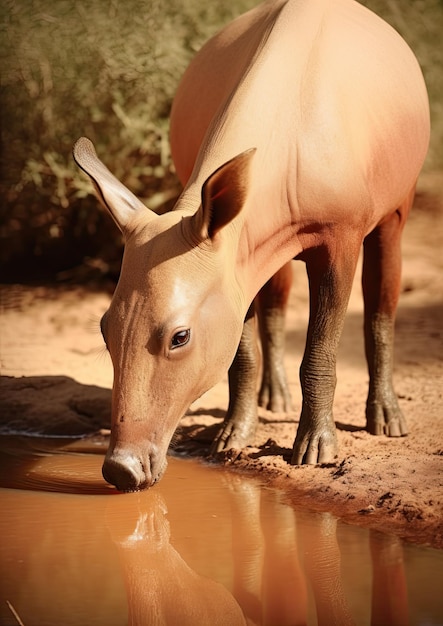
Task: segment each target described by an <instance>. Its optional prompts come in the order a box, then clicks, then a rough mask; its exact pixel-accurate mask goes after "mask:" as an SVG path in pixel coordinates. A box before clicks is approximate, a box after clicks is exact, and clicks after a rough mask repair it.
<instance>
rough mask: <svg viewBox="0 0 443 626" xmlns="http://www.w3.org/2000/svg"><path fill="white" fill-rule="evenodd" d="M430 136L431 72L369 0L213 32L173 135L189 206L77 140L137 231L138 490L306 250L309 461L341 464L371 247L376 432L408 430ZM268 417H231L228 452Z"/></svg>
mask: <svg viewBox="0 0 443 626" xmlns="http://www.w3.org/2000/svg"><path fill="white" fill-rule="evenodd" d="M428 140H429V111H428V101H427V95H426V89H425V85H424V82H423V78H422V74H421V72H420V68H419V66H418V64H417V61H416V59H415V58H414V55H413V54H412V52H411V50H410V49H409V48H408V46H407V45H406V44H405V42H404V41H403V40H402V39H401V37H400V36H399V35H398V34H397V33H396V32H395V31H394V30H393V29H392V28H391V27H390V26H388V25H387V24H386V23H385V22H383V21H382V20H381V19H379V18H378V17H377V16H376V15H374V14H373V13H371V12H370V11H369V10H367V9H366V8H364V7H362V6H361V5H360V4H358V3H357V2H354V1H353V0H309V1H308V0H284V1H283V0H273V1H267V2H265V3H263V4H261V5H259V6H258V7H256V8H255V9H253V10H252V11H250V12H249V13H246V14H245V15H243V16H241V17H239V18H238V19H237V20H235V21H234V22H232V23H231V24H229V25H228V26H227V27H226V28H225V29H224V30H223V31H222V32H221V33H220V34H218V35H216V36H215V37H214V38H213V39H211V40H210V41H209V42H208V43H207V44H206V45H205V46H204V47H203V48H202V50H201V51H200V52H199V54H198V55H197V56H196V58H195V59H194V61H193V62H192V63H191V65H190V67H189V69H188V70H187V72H186V74H185V76H184V78H183V80H182V82H181V84H180V86H179V88H178V92H177V96H176V99H175V103H174V108H173V114H172V121H171V144H172V150H173V154H174V159H175V163H176V165H177V171H178V173H179V175H180V177H181V179H182V180H183V181H184V182H186V186H185V189H184V191H183V193H182V195H181V197H180V198H179V200H178V202H177V205H176V207H175V209H174V210H173V211H172V212H170V213H167V214H165V215H162V216H157V215H155V214H154V213H153V212H151V211H149V210H148V209H146V208H145V206H144V205H142V204H141V203H140V202H139V201H138V200H137V199H136V198H135V196H134V195H133V194H132V193H131V192H130V191H129V190H128V189H126V188H125V187H124V186H123V185H122V184H121V183H119V182H118V181H117V180H116V179H115V178H114V176H113V175H112V174H111V173H110V172H109V171H108V170H107V169H106V167H105V166H104V165H103V164H102V163H101V161H100V160H99V159H98V157H97V156H96V154H95V151H94V149H93V146H92V144H91V143H90V142H89V141H88V140H87V139H80V140H79V141H78V142H77V144H76V146H75V148H74V155H75V159H76V161H77V163H78V164H79V165H80V167H81V168H82V169H83V170H85V171H86V172H87V173H88V174H89V176H90V177H91V178H92V179H93V181H94V183H95V185H96V187H97V189H98V193H99V196H100V198H101V200H102V201H103V203H104V204H105V206H106V207H107V208H108V209H109V211H110V212H111V214H112V216H113V217H114V219H115V221H116V223H117V224H118V226H119V227H120V229H121V230H122V232H123V234H124V237H125V252H124V258H123V265H122V270H121V276H120V280H119V283H118V285H117V288H116V291H115V294H114V297H113V299H112V302H111V305H110V308H109V310H108V312H107V313H106V314H105V316H104V317H103V320H102V331H103V335H104V338H105V341H106V344H107V347H108V349H109V352H110V354H111V357H112V362H113V365H114V387H113V406H112V434H111V442H110V447H109V450H108V454H107V457H106V460H105V463H104V467H103V472H104V476H105V478H106V479H107V480H108V481H110V482H111V483H113V484H114V485H116V486H117V488H119V489H122V490H136V489H142V488H145V487H149V486H150V485H152V484H153V483H155V482H156V481H157V480H158V479H159V478H160V477H161V475H162V473H163V472H164V470H165V467H166V452H167V449H168V446H169V443H170V440H171V437H172V435H173V433H174V430H175V428H176V427H177V424H178V422H179V420H180V417H181V416H182V415H183V413H184V412H185V411H186V409H187V407H188V406H189V404H190V403H191V402H192V401H194V400H195V399H196V398H197V397H199V396H200V395H201V394H202V393H203V392H205V391H206V390H207V389H209V388H210V387H211V386H213V385H214V384H215V383H216V382H217V381H218V380H219V379H220V378H221V377H222V376H223V375H224V374H225V372H226V371H227V369H228V368H229V367H230V366H231V364H232V363H233V360H234V356H235V354H236V350H237V347H238V346H239V342H240V339H241V337H242V331H243V322H244V320H245V317H246V316H247V312H248V310H249V307H250V305H251V302H252V301H253V300H254V298H255V296H256V294H257V293H258V292H259V291H260V289H261V288H262V287H263V285H265V283H267V282H268V281H269V280H270V279H271V278H272V277H273V276H274V275H276V274H277V275H278V272H279V270H280V269H281V268H283V267H284V266H285V265H286V264H287V263H288V262H289V261H290V260H291V259H293V258H296V259H300V260H302V261H304V262H305V263H306V267H307V273H308V277H309V288H310V319H309V326H308V332H307V341H306V349H305V353H304V356H303V360H302V364H301V369H300V378H301V385H302V391H303V405H302V410H301V417H300V424H299V427H298V431H297V436H296V439H295V442H294V451H293V457H292V462H293V463H311V464H312V463H318V462H320V463H322V462H329V461H331V460H332V459H333V458H334V457H335V455H336V453H337V441H336V434H335V425H334V420H333V415H332V404H333V396H334V389H335V360H336V350H337V345H338V341H339V337H340V333H341V330H342V325H343V319H344V315H345V311H346V308H347V303H348V298H349V294H350V290H351V284H352V279H353V276H354V272H355V267H356V263H357V258H358V255H359V251H360V249H361V247H362V245H363V247H364V263H363V294H364V300H365V342H366V343H365V345H366V356H367V361H368V368H369V375H370V383H369V393H368V401H367V410H366V416H367V427H368V429H369V430H370V432H373V433H374V434H383V433H386V434H387V435H390V436H399V435H403V434H406V425H405V421H404V418H403V416H402V414H401V412H400V409H399V407H398V403H397V398H396V395H395V393H394V391H393V388H392V342H393V325H394V317H395V311H396V306H397V300H398V295H399V289H400V265H401V261H400V238H401V232H402V229H403V225H404V223H405V220H406V217H407V214H408V212H409V209H410V206H411V203H412V199H413V195H414V188H415V183H416V180H417V177H418V174H419V171H420V168H421V166H422V163H423V160H424V157H425V154H426V151H427V146H428ZM241 345H242V344H241V343H240V348H241ZM240 348H239V349H240ZM252 430H253V429H252V427H251V424H250V423H249V422H248V423H244V422H242V419H241V416H240V417H239V415H238V414H237V416H236V418H235V419H232V418H229V419H228V420H225V422H224V424H223V426H222V433H221V436H220V437H219V444H218V445H217V449H223V448H229V447H241V446H243V445H247V443H248V437H250V436H251V432H252Z"/></svg>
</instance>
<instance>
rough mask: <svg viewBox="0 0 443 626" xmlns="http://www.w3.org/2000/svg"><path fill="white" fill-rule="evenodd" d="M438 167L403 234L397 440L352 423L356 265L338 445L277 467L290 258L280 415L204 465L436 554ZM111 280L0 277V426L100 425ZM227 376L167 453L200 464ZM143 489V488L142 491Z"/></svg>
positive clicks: (357, 372) (75, 428)
mask: <svg viewBox="0 0 443 626" xmlns="http://www.w3.org/2000/svg"><path fill="white" fill-rule="evenodd" d="M442 188H443V174H438V175H436V174H434V175H428V176H424V177H423V178H422V179H421V181H420V186H419V194H418V196H417V201H416V207H415V209H414V211H413V213H412V214H411V217H410V220H409V222H408V224H407V227H406V231H405V236H404V245H403V249H404V265H403V288H402V294H401V301H400V306H399V311H398V317H397V331H396V358H395V386H396V390H397V393H398V397H399V399H400V405H401V407H402V409H403V411H404V413H405V415H406V417H407V421H408V425H409V435H408V437H402V438H395V439H389V438H386V437H374V436H371V435H369V434H368V433H366V432H365V430H364V424H365V419H364V407H365V400H366V392H367V379H368V377H367V372H366V365H365V360H364V347H363V334H362V298H361V289H360V269H358V271H357V275H356V279H355V285H354V289H353V293H352V297H351V301H350V306H349V310H348V315H347V320H346V325H345V329H344V333H343V337H342V341H341V344H340V350H339V356H338V372H337V374H338V385H337V391H336V398H335V405H334V411H335V413H334V415H335V420H336V424H337V429H338V439H339V445H340V452H339V456H338V458H337V460H336V462H334V463H332V464H328V465H323V466H316V467H293V466H291V465H289V464H288V462H287V460H288V458H290V451H291V448H292V444H293V440H294V437H295V432H296V428H297V422H298V412H299V409H300V401H301V396H300V389H299V383H298V368H299V365H300V359H301V355H302V353H303V348H304V340H305V333H306V324H307V316H308V291H307V281H306V276H305V268H304V265H303V264H301V263H294V270H295V271H294V287H293V290H292V293H291V298H290V305H289V312H288V321H287V342H286V348H287V349H286V353H287V356H286V366H287V370H288V374H289V379H290V381H291V392H292V397H293V402H294V408H295V410H294V412H293V413H286V414H273V413H270V412H267V411H265V410H261V409H260V425H259V429H258V432H257V436H256V440H255V441H254V442H253V445H251V446H250V447H248V448H246V449H244V450H243V451H241V452H240V453H239V454H235V455H229V454H228V455H225V458H223V459H219V460H218V462H222V463H225V464H227V465H229V466H230V467H232V469H233V471H239V472H247V473H248V474H253V475H257V476H258V477H259V478H260V480H262V481H265V482H266V483H268V484H269V485H272V486H275V487H278V488H279V489H282V490H283V491H284V492H285V494H286V496H287V499H288V501H290V502H293V503H294V504H296V505H297V506H304V507H307V508H309V509H312V510H317V511H326V510H327V511H330V512H332V513H334V514H335V515H337V516H338V517H340V518H342V519H343V520H345V521H347V522H350V523H353V524H359V525H364V526H368V527H371V528H375V529H379V530H383V531H386V532H392V533H395V534H397V535H399V536H401V537H403V538H405V539H407V540H409V541H413V542H415V543H422V544H428V545H431V546H434V547H437V548H443V408H442V395H443V202H442V195H441V189H442ZM111 291H112V286H111V285H109V286H103V284H101V285H100V288H99V289H98V288H97V287H95V288H94V286H93V285H91V284H87V285H82V286H79V285H73V284H66V283H65V284H63V283H62V284H58V285H44V286H35V285H34V286H29V285H4V286H3V287H2V298H1V344H0V351H1V374H2V378H1V381H0V384H1V389H0V392H1V393H0V428H1V432H3V433H5V432H17V431H18V432H23V431H25V432H32V433H41V434H51V435H62V434H63V435H83V434H92V433H96V432H97V431H98V430H99V429H103V428H107V427H109V415H110V410H109V407H110V388H111V386H112V366H111V362H110V358H109V356H108V355H107V354H106V352H105V351H104V350H103V348H102V340H101V336H100V332H99V319H100V317H101V315H102V314H103V313H104V311H105V310H106V309H107V306H108V303H109V300H110V294H111ZM227 398H228V390H227V380H226V379H225V380H223V381H221V382H220V383H219V384H218V385H217V386H216V387H215V388H214V389H212V390H211V391H210V392H208V393H207V394H205V395H204V396H203V397H202V398H200V400H198V401H197V402H195V403H194V404H193V405H192V406H191V407H190V410H189V412H188V414H187V415H186V416H185V417H184V418H183V420H182V422H181V426H180V428H179V430H178V433H177V435H176V436H175V440H174V441H175V443H174V446H175V449H176V451H178V452H179V453H180V454H186V455H189V456H199V457H201V458H205V455H206V454H207V452H208V448H209V444H210V441H211V439H212V437H213V435H214V432H215V430H216V429H217V427H218V424H219V423H220V421H221V420H222V418H223V415H224V411H225V409H226V406H227ZM154 488H155V487H154Z"/></svg>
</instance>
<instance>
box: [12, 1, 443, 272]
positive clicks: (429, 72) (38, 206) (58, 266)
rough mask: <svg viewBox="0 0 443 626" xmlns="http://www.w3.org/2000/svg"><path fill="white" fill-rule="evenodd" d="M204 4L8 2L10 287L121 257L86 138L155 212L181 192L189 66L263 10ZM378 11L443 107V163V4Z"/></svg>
mask: <svg viewBox="0 0 443 626" xmlns="http://www.w3.org/2000/svg"><path fill="white" fill-rule="evenodd" d="M256 3H257V2H256V0H233V1H232V3H227V2H223V3H218V2H207V3H202V2H201V1H200V0H168V2H160V0H137V1H136V0H126V1H125V2H118V1H117V0H106V1H105V0H6V1H4V2H3V3H2V5H1V7H0V18H1V48H0V55H1V65H2V85H1V108H2V157H1V158H2V163H1V165H2V183H1V189H0V192H1V201H2V208H1V212H2V214H1V216H0V219H1V233H0V234H1V240H0V262H1V263H2V266H3V269H4V272H3V276H2V279H3V280H5V279H7V278H8V277H9V278H10V279H11V278H17V277H19V278H24V277H26V276H30V275H31V274H32V271H31V269H38V270H42V271H44V272H45V273H50V274H52V275H54V274H56V273H57V272H59V271H60V270H64V269H67V268H69V267H72V266H74V265H76V264H80V263H82V262H83V261H84V259H85V257H88V256H91V257H97V256H99V257H100V258H102V259H105V260H106V261H107V262H108V261H109V262H112V261H115V260H116V259H118V258H119V256H120V249H119V247H118V245H117V243H118V236H117V234H116V230H115V228H114V226H113V224H111V221H110V219H109V218H108V216H107V215H106V214H105V213H104V212H102V211H99V210H97V202H96V200H95V198H94V197H93V196H92V195H91V186H90V183H89V182H88V181H87V180H86V178H85V177H84V176H83V175H82V174H81V173H80V172H79V170H78V168H77V167H76V166H75V164H74V162H73V159H72V156H71V150H72V145H73V143H74V142H75V140H76V139H77V138H78V137H79V136H81V135H86V136H88V137H90V138H91V139H92V140H93V141H94V143H95V144H96V147H97V151H98V153H99V154H100V155H101V157H102V158H103V159H104V160H105V161H106V163H107V165H108V167H109V168H110V169H111V170H112V171H113V172H114V173H115V175H116V176H117V177H118V178H119V179H120V180H122V181H123V182H124V183H125V184H126V185H128V186H129V187H130V188H131V189H132V190H133V191H134V193H136V194H137V195H139V196H140V197H141V198H142V199H143V200H144V201H146V202H147V203H149V204H150V206H151V207H152V208H155V209H159V210H162V208H164V207H165V206H170V204H171V202H172V200H173V198H174V197H176V195H177V194H178V191H179V186H178V183H177V180H176V178H175V176H174V172H173V168H172V166H171V159H170V153H169V140H168V116H169V110H170V105H171V101H172V98H173V95H174V92H175V89H176V86H177V83H178V81H179V78H180V76H181V75H182V73H183V71H184V69H185V67H186V66H187V64H188V62H189V60H190V59H191V57H192V56H193V55H194V54H195V52H196V51H197V50H198V48H199V47H200V46H201V44H202V43H203V42H204V41H206V40H207V39H208V38H209V37H210V36H211V35H212V34H213V33H214V32H215V31H216V30H218V29H219V28H221V26H222V25H224V24H225V23H227V22H228V21H230V20H231V19H233V18H234V17H235V16H236V15H238V14H240V13H242V12H244V11H245V10H247V9H249V8H251V7H252V6H254V5H255V4H256ZM367 4H368V5H369V6H370V7H371V8H374V9H375V11H376V12H378V13H379V14H381V15H383V16H384V17H385V19H387V20H388V21H390V22H391V23H393V24H394V25H395V26H396V27H397V29H398V30H399V31H400V32H401V33H402V34H403V36H404V37H405V38H406V39H407V40H408V41H409V43H410V44H411V46H412V47H413V49H414V50H415V52H416V53H417V56H418V58H419V60H420V62H421V64H422V67H423V69H424V72H425V76H426V79H427V82H428V86H429V88H430V93H431V97H432V103H433V106H432V114H433V123H434V130H433V141H432V146H431V150H430V153H429V157H428V162H427V167H429V168H436V167H439V166H441V165H442V161H443V157H442V153H441V145H442V144H443V141H442V140H443V137H442V135H443V128H442V124H443V122H442V120H443V112H442V110H441V107H442V102H441V98H440V95H439V94H441V93H443V89H442V87H443V85H442V80H443V77H442V65H443V62H442V49H441V45H440V44H439V41H440V36H441V32H442V30H443V28H442V27H443V19H442V16H443V10H442V8H441V3H440V2H439V1H438V0H416V1H415V2H406V1H403V2H401V1H397V2H394V1H393V0H392V1H388V2H384V1H383V2H382V1H381V0H380V1H379V0H371V1H370V2H369V1H368V2H367Z"/></svg>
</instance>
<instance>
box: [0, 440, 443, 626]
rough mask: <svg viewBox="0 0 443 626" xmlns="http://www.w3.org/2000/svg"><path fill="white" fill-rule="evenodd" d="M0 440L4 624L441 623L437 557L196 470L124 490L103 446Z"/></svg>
mask: <svg viewBox="0 0 443 626" xmlns="http://www.w3.org/2000/svg"><path fill="white" fill-rule="evenodd" d="M2 441H3V453H2V454H1V456H0V486H1V487H2V489H1V490H0V498H1V508H0V533H1V538H2V540H1V544H0V566H1V570H2V573H1V575H0V623H1V624H5V625H7V624H14V625H16V624H17V621H16V619H15V618H14V616H13V614H12V613H11V611H10V609H9V608H8V605H7V602H10V603H11V605H12V606H13V607H14V608H15V610H16V611H17V613H18V615H19V616H20V618H21V619H22V621H23V623H24V624H25V626H28V625H32V624H45V625H48V626H50V625H51V624H57V626H59V625H60V624H63V625H66V626H69V625H70V624H73V625H78V624H88V625H91V626H92V625H94V624H100V625H105V624H106V626H112V625H113V624H120V625H121V624H127V623H129V624H133V625H137V626H142V625H143V626H144V625H149V626H150V625H155V624H171V625H174V626H175V625H176V624H180V625H182V624H193V625H197V626H200V625H206V624H208V625H209V624H210V625H213V624H223V625H225V626H230V625H231V624H232V625H235V624H257V625H259V624H263V625H269V626H289V625H291V626H292V625H294V626H295V625H297V624H325V625H328V626H329V625H332V624H340V625H346V624H358V625H360V624H362V625H364V624H368V625H369V624H374V625H378V624H382V625H389V624H394V625H396V624H398V625H403V624H415V623H417V624H418V623H427V624H438V623H442V618H443V609H442V607H441V606H440V605H439V603H440V600H439V597H440V592H439V589H438V584H439V583H438V581H439V580H441V575H442V573H443V558H442V553H441V552H438V551H435V550H423V549H422V550H420V549H417V548H413V547H412V546H404V545H403V544H402V543H401V542H400V541H399V540H397V539H395V538H392V537H390V536H385V535H382V534H378V533H370V534H369V533H368V532H366V531H364V530H361V529H355V528H353V527H349V526H346V525H344V524H341V523H340V522H337V520H336V519H335V518H334V517H332V516H330V515H328V514H324V515H319V514H314V515H313V514H309V513H307V512H304V511H294V510H293V509H292V508H291V507H289V506H287V505H286V504H284V503H283V502H282V497H281V495H280V494H279V493H278V492H275V491H273V490H269V489H265V488H263V487H261V486H260V485H259V484H258V483H257V482H255V481H251V480H248V479H245V478H244V477H239V476H238V475H234V474H230V473H227V472H224V471H222V470H214V469H208V468H205V467H202V466H201V465H199V464H196V463H193V462H189V461H182V460H178V459H174V458H172V459H170V467H169V469H168V472H167V473H166V476H165V478H164V479H163V480H162V482H161V483H160V484H159V485H157V486H156V487H155V488H154V489H152V490H150V491H147V492H142V493H139V494H118V493H117V492H116V491H115V490H114V489H108V487H107V485H106V483H105V482H104V481H102V480H101V478H100V468H101V464H102V460H103V451H104V450H103V446H102V447H100V445H99V443H93V442H92V443H91V442H89V443H88V444H87V445H88V447H87V448H85V447H84V444H81V443H78V442H66V441H65V442H64V444H63V445H64V448H63V449H60V442H56V444H55V446H54V444H52V445H50V444H49V443H48V442H42V441H41V440H34V441H31V442H30V441H29V440H26V441H18V440H17V439H14V440H9V441H6V440H5V439H3V440H2ZM0 447H1V442H0ZM56 450H58V453H57V454H55V451H56ZM5 451H6V452H7V453H5ZM36 451H37V452H38V454H36ZM85 451H87V452H88V453H87V454H85V453H84V452H85ZM78 452H82V453H81V454H79V453H78ZM90 452H96V454H90Z"/></svg>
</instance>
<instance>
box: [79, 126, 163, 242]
mask: <svg viewBox="0 0 443 626" xmlns="http://www.w3.org/2000/svg"><path fill="white" fill-rule="evenodd" d="M73 155H74V159H75V162H76V163H77V165H78V166H79V167H80V168H81V169H82V170H83V171H84V172H86V174H88V176H89V177H90V178H91V180H92V182H93V183H94V187H95V190H96V192H97V195H98V197H99V199H100V201H101V202H102V203H103V204H104V206H105V207H106V208H107V209H108V211H109V212H110V214H111V215H112V217H113V218H114V221H115V223H116V224H117V226H118V227H119V228H120V230H121V231H122V232H124V231H125V230H126V227H127V224H128V222H129V220H130V219H131V217H133V215H134V212H136V211H147V212H148V214H150V213H152V216H153V217H154V216H155V213H154V212H153V211H150V210H149V209H148V208H147V207H146V206H145V205H144V204H143V202H141V201H140V200H139V199H138V198H137V197H136V196H135V195H134V194H133V193H132V191H129V189H128V188H127V187H125V186H124V185H123V183H121V182H120V181H119V180H117V178H116V177H115V176H114V175H113V174H111V172H110V171H109V170H108V168H107V167H106V166H105V165H104V164H103V163H102V162H101V161H100V159H99V158H98V156H97V154H96V152H95V148H94V144H93V143H92V141H90V140H89V139H87V138H86V137H80V139H78V140H77V141H76V143H75V145H74V149H73Z"/></svg>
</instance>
